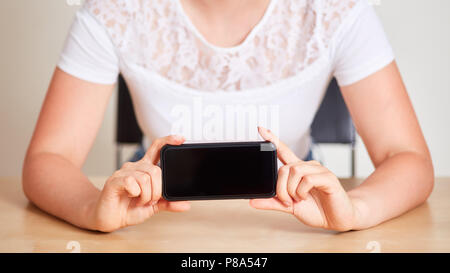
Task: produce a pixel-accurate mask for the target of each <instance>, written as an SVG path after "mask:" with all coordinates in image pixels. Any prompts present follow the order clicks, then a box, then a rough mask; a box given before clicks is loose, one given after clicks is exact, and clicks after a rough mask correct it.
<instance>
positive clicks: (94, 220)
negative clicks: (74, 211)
mask: <svg viewBox="0 0 450 273" xmlns="http://www.w3.org/2000/svg"><path fill="white" fill-rule="evenodd" d="M99 198H100V192H98V194H97V195H94V196H92V197H91V198H90V199H89V200H87V202H86V203H85V205H84V207H83V213H82V215H83V218H84V219H83V226H82V228H85V229H90V230H98V228H99V227H98V217H97V204H98V200H99Z"/></svg>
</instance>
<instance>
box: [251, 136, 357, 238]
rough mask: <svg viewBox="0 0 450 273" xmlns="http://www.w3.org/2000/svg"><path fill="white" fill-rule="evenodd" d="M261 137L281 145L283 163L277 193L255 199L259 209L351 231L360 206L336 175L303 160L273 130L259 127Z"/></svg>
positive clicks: (329, 227) (278, 145) (317, 164)
mask: <svg viewBox="0 0 450 273" xmlns="http://www.w3.org/2000/svg"><path fill="white" fill-rule="evenodd" d="M259 133H260V134H261V136H262V137H263V138H264V139H265V140H268V141H271V142H272V143H274V144H275V145H276V146H277V154H278V158H279V159H280V160H281V161H282V162H283V164H284V166H282V167H281V168H280V169H279V171H278V181H277V196H276V197H274V198H270V199H253V200H250V205H251V206H252V207H254V208H257V209H272V210H279V211H283V212H288V213H292V214H294V215H295V216H296V217H297V218H298V219H299V220H300V221H301V222H303V223H304V224H306V225H309V226H313V227H321V228H325V229H332V230H337V231H347V230H350V229H352V228H353V227H354V224H355V221H356V220H357V219H356V218H357V214H358V213H357V209H356V207H355V205H354V202H353V201H352V200H351V199H350V198H349V196H348V195H347V193H346V192H345V190H344V189H343V188H342V186H341V184H340V182H339V180H338V179H337V178H336V176H335V175H334V174H333V173H332V172H330V171H329V170H328V169H327V168H325V167H323V166H322V165H320V163H318V162H316V161H302V160H300V159H299V158H298V157H297V156H296V155H295V154H294V153H293V152H292V151H291V150H290V149H289V148H288V147H287V146H286V144H284V143H283V142H281V141H280V140H279V139H278V138H277V137H276V136H275V135H273V134H272V133H271V132H270V131H269V130H267V129H264V128H262V127H260V128H259Z"/></svg>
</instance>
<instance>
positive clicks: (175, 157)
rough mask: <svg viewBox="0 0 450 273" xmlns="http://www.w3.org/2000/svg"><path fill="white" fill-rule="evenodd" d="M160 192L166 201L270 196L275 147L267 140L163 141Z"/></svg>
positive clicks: (272, 187) (273, 180)
mask: <svg viewBox="0 0 450 273" xmlns="http://www.w3.org/2000/svg"><path fill="white" fill-rule="evenodd" d="M160 165H161V169H162V195H163V197H164V199H166V200H169V201H180V200H208V199H251V198H270V197H273V196H274V195H275V192H276V181H277V171H278V168H277V149H276V147H275V145H274V144H273V143H270V142H260V141H258V142H227V143H195V144H182V145H165V146H164V147H163V148H162V149H161V161H160Z"/></svg>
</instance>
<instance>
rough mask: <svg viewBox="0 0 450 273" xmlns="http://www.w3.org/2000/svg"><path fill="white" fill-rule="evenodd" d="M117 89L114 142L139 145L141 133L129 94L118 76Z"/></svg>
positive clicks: (122, 79)
mask: <svg viewBox="0 0 450 273" xmlns="http://www.w3.org/2000/svg"><path fill="white" fill-rule="evenodd" d="M118 87H119V92H118V93H119V94H118V100H117V101H118V105H117V127H116V142H117V143H118V144H136V143H141V141H142V131H141V128H140V127H139V125H138V123H137V120H136V115H135V114H134V108H133V103H132V101H131V96H130V92H129V91H128V87H127V84H126V82H125V80H124V78H123V77H122V75H119V81H118Z"/></svg>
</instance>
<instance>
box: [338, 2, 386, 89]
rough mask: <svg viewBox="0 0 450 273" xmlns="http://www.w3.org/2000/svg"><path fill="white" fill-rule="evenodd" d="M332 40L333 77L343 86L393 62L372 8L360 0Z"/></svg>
mask: <svg viewBox="0 0 450 273" xmlns="http://www.w3.org/2000/svg"><path fill="white" fill-rule="evenodd" d="M353 8H354V9H353V10H352V11H351V12H350V13H349V14H348V16H347V17H346V18H345V19H344V21H343V22H342V25H341V26H340V27H339V28H338V30H337V33H336V35H335V37H333V41H332V51H333V53H332V58H333V62H334V76H335V77H336V79H337V81H338V83H339V85H340V86H346V85H350V84H353V83H356V82H358V81H360V80H362V79H364V78H366V77H367V76H370V75H371V74H373V73H375V72H377V71H378V70H381V69H382V68H383V67H385V66H386V65H388V64H390V63H391V62H392V61H393V60H394V53H393V50H392V48H391V46H390V44H389V41H388V39H387V37H386V34H385V32H384V30H383V27H382V25H381V22H380V20H379V19H378V17H377V15H376V13H375V11H374V9H373V7H371V6H370V5H369V4H368V3H367V1H365V0H360V1H358V3H357V4H356V5H355V6H354V7H353Z"/></svg>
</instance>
